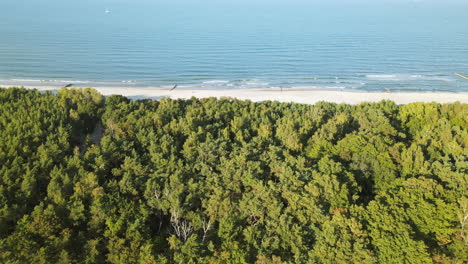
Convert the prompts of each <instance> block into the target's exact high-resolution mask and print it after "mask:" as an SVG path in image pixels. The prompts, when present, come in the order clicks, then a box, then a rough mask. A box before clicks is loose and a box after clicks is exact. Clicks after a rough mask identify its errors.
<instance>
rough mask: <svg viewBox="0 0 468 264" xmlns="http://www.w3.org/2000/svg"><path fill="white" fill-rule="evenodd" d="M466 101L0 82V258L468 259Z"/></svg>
mask: <svg viewBox="0 0 468 264" xmlns="http://www.w3.org/2000/svg"><path fill="white" fill-rule="evenodd" d="M467 128H468V105H467V104H462V103H448V104H439V103H412V104H407V105H396V104H395V103H393V102H391V101H381V102H377V103H362V104H359V105H349V104H335V103H327V102H320V103H317V104H314V105H304V104H296V103H279V102H273V101H265V102H257V103H254V102H251V101H241V100H236V99H232V98H222V99H216V98H207V99H196V98H192V99H190V100H172V99H168V98H164V99H161V100H158V101H156V100H129V99H128V98H126V97H123V96H119V95H113V96H109V97H106V98H105V97H103V96H102V95H101V94H99V93H98V92H96V91H95V90H93V89H82V90H80V89H62V90H60V91H58V92H57V93H55V94H54V93H51V92H43V93H41V92H39V91H37V90H27V89H22V88H9V89H0V138H1V140H0V262H2V263H466V262H468V190H467V186H468V129H467Z"/></svg>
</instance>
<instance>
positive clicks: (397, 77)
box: [365, 74, 453, 82]
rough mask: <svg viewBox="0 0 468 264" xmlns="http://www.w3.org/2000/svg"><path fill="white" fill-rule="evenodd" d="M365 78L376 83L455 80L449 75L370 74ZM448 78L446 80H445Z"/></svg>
mask: <svg viewBox="0 0 468 264" xmlns="http://www.w3.org/2000/svg"><path fill="white" fill-rule="evenodd" d="M365 77H366V78H367V79H369V80H375V81H415V80H416V81H417V80H421V81H443V82H451V81H453V79H451V78H449V77H448V76H447V75H441V74H437V75H421V74H368V75H365ZM444 77H446V78H444Z"/></svg>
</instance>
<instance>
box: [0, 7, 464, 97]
mask: <svg viewBox="0 0 468 264" xmlns="http://www.w3.org/2000/svg"><path fill="white" fill-rule="evenodd" d="M454 73H460V74H462V75H465V76H468V1H466V0H464V1H450V0H440V1H437V0H433V1H424V0H416V1H405V0H393V1H385V0H382V1H370V0H369V1H358V0H356V1H353V0H328V1H324V0H321V1H320V0H308V1H302V0H283V1H280V0H269V1H266V0H249V1H247V0H197V1H195V0H193V1H192V0H183V1H179V0H171V1H163V0H92V1H91V0H80V1H65V0H60V1H59V0H41V1H37V0H0V84H4V85H5V84H6V85H19V86H21V85H25V86H26V85H27V86H30V85H32V86H34V85H37V86H49V85H52V86H61V85H66V84H69V83H71V84H73V85H75V86H80V87H128V88H130V89H131V88H132V87H140V88H141V87H143V88H145V87H173V86H174V85H176V84H177V85H178V86H177V87H178V89H254V88H261V89H278V88H294V89H318V90H344V91H376V92H381V91H385V90H387V89H389V90H390V91H400V92H414V91H421V92H433V91H446V92H468V81H467V80H463V79H462V78H459V77H457V76H455V75H454Z"/></svg>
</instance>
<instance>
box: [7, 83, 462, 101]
mask: <svg viewBox="0 0 468 264" xmlns="http://www.w3.org/2000/svg"><path fill="white" fill-rule="evenodd" d="M9 87H14V86H11V85H2V84H0V88H9ZM20 87H24V88H26V89H37V90H39V91H57V90H59V89H61V87H57V86H20ZM70 88H88V87H78V86H77V87H75V86H73V87H70ZM90 88H93V89H95V90H96V91H98V92H99V93H101V94H102V95H104V96H110V95H113V94H118V95H122V96H125V97H128V98H130V99H132V100H138V99H154V100H158V99H162V98H166V97H167V98H171V99H190V98H191V97H196V98H207V97H217V98H221V97H228V98H236V99H240V100H251V101H253V102H260V101H279V102H286V103H290V102H294V103H301V104H315V103H317V102H319V101H326V102H332V103H347V104H359V103H362V102H378V101H381V100H391V101H394V102H395V103H396V104H408V103H414V102H437V103H453V102H456V101H459V102H461V103H468V92H459V93H454V92H390V93H386V92H362V91H356V92H351V91H336V90H316V89H310V90H307V89H288V88H284V89H283V90H282V91H281V90H280V89H222V90H215V89H210V90H208V89H204V90H201V89H200V90H198V89H197V90H188V89H175V90H172V91H171V90H170V88H143V87H131V88H123V87H90Z"/></svg>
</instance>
